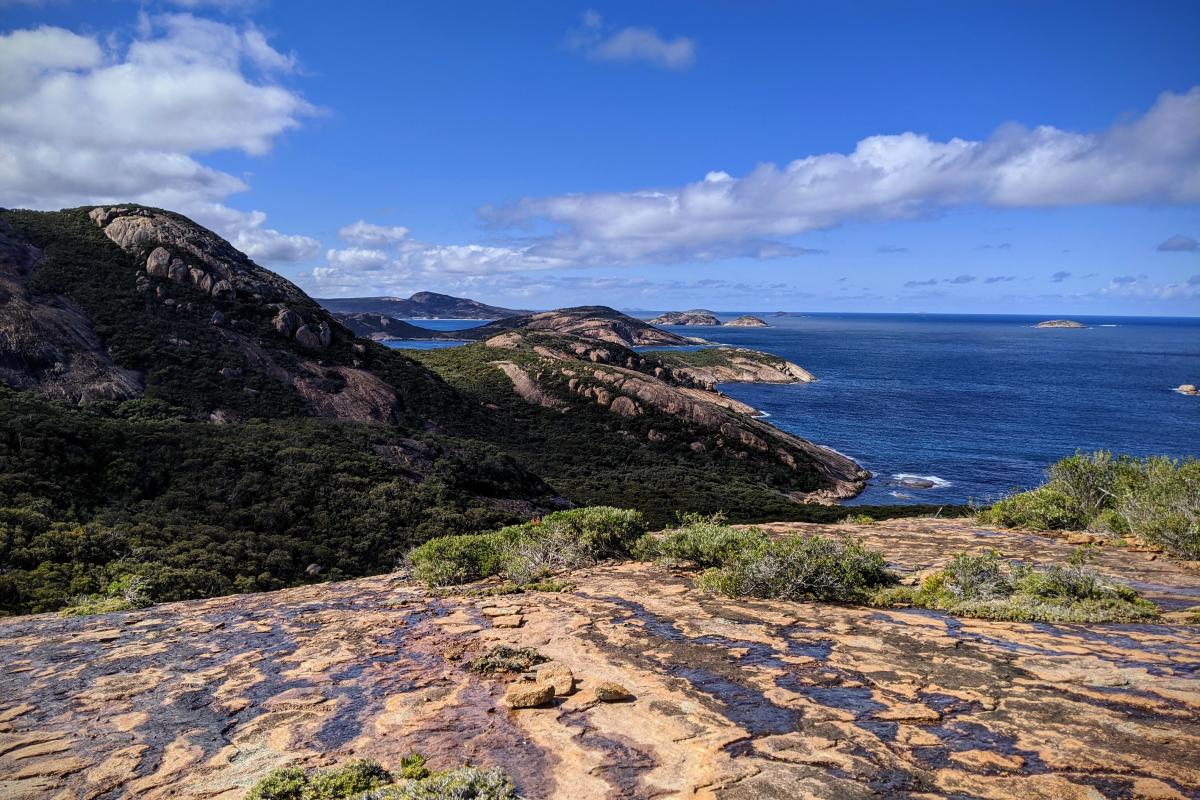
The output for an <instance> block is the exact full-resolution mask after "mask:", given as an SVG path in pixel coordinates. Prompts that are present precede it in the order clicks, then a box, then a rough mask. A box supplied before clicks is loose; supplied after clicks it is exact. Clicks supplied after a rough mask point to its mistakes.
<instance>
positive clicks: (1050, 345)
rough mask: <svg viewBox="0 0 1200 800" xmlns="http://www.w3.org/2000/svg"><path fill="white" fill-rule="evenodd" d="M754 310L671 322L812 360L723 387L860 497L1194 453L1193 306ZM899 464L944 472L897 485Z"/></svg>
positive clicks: (1198, 420)
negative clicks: (758, 320)
mask: <svg viewBox="0 0 1200 800" xmlns="http://www.w3.org/2000/svg"><path fill="white" fill-rule="evenodd" d="M751 313H753V312H751ZM720 316H721V318H722V319H732V318H733V317H734V316H736V315H734V314H721V315H720ZM757 316H760V317H762V318H763V319H765V320H766V321H767V322H769V323H771V325H772V326H773V327H770V328H724V327H720V328H716V327H713V328H701V327H677V328H672V330H675V331H676V332H677V333H681V334H684V335H691V336H702V337H704V338H705V339H709V340H710V341H713V342H721V343H727V344H732V345H737V346H741V347H751V348H754V349H756V350H764V351H766V352H769V353H775V354H776V355H780V356H783V357H784V358H787V359H788V360H790V361H794V362H796V363H797V364H799V365H801V366H802V367H804V368H805V369H807V370H809V371H810V372H812V373H813V374H815V375H816V376H817V378H818V379H819V380H818V381H817V382H816V383H811V384H793V385H787V386H767V385H757V384H724V385H722V387H721V388H722V390H723V391H725V392H726V393H727V394H729V395H731V396H733V397H735V398H737V399H738V400H742V401H743V402H746V403H749V404H750V405H752V406H754V407H755V408H757V409H759V410H761V411H763V412H766V413H767V414H770V421H771V422H772V423H773V424H775V425H777V426H778V427H780V428H782V429H784V430H786V431H789V432H791V433H794V434H796V435H798V436H803V437H804V438H806V439H810V440H812V441H814V442H818V443H820V444H824V445H827V446H829V447H833V448H834V449H836V450H838V451H840V452H842V453H845V454H846V455H849V456H851V457H853V458H854V459H855V460H857V461H858V462H859V463H860V464H862V465H863V466H864V467H865V468H867V469H869V470H870V471H871V472H873V473H874V474H875V475H876V477H875V478H873V479H872V480H871V482H870V483H869V485H868V487H867V489H866V491H865V492H863V494H861V495H860V496H859V497H858V498H856V500H855V501H853V502H857V503H899V502H931V503H938V502H954V503H960V502H966V501H967V500H970V499H974V500H980V501H986V500H991V499H996V498H998V497H1000V496H1003V495H1004V494H1007V493H1008V492H1010V491H1012V490H1013V489H1020V488H1028V487H1031V486H1034V485H1036V484H1038V483H1039V482H1040V481H1041V480H1042V478H1043V475H1044V470H1045V468H1046V466H1047V465H1048V464H1050V463H1051V462H1053V461H1055V460H1056V459H1058V458H1060V457H1062V456H1064V455H1070V454H1071V453H1073V452H1075V451H1076V450H1077V449H1078V450H1095V449H1109V450H1113V451H1116V452H1122V453H1130V454H1135V455H1148V454H1167V455H1171V456H1175V457H1183V456H1189V455H1192V456H1200V397H1186V396H1184V395H1180V394H1178V393H1176V392H1174V391H1172V388H1173V387H1175V386H1178V385H1179V384H1181V383H1194V384H1200V319H1163V318H1131V317H1116V318H1103V317H1073V319H1078V320H1080V321H1081V322H1085V323H1087V324H1088V325H1089V326H1090V327H1088V328H1086V329H1083V330H1071V329H1036V328H1033V327H1032V326H1033V324H1034V323H1036V322H1038V321H1040V320H1042V319H1045V317H1016V316H976V315H971V316H966V315H962V316H959V315H907V314H905V315H900V314H896V315H889V314H811V315H806V316H802V317H771V316H769V315H767V314H763V313H761V312H760V313H758V314H757ZM413 322H414V324H418V325H426V326H428V327H433V326H434V325H435V324H437V326H438V328H439V329H442V330H446V329H453V328H454V327H458V328H462V327H468V325H467V324H465V323H462V322H451V321H439V322H438V323H433V322H431V321H428V320H414V321H413ZM1108 326H1113V327H1108ZM900 475H913V476H921V477H928V478H931V479H936V480H935V482H936V483H937V484H938V485H937V486H936V487H935V488H932V489H926V490H918V489H909V488H905V487H900V486H896V485H894V480H895V477H896V476H900Z"/></svg>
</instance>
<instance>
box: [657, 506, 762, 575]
mask: <svg viewBox="0 0 1200 800" xmlns="http://www.w3.org/2000/svg"><path fill="white" fill-rule="evenodd" d="M768 541H769V537H768V536H767V535H766V534H765V533H763V532H762V531H761V530H760V529H758V528H741V529H739V528H733V527H730V526H729V525H725V524H724V523H723V521H722V520H721V518H720V517H716V518H707V519H689V520H687V524H684V525H682V526H681V527H678V528H675V529H674V530H671V531H668V532H667V534H666V536H664V537H663V538H661V539H658V540H657V541H656V542H654V543H653V545H649V544H647V545H646V552H652V553H653V554H654V555H655V556H656V557H657V558H661V559H667V560H671V561H689V562H691V563H693V564H695V565H696V566H700V567H719V566H722V565H724V564H728V563H729V562H731V561H733V560H734V559H736V558H737V557H738V556H740V555H741V554H742V553H743V552H745V551H746V550H753V549H756V548H758V547H761V546H762V545H764V544H765V543H766V542H768Z"/></svg>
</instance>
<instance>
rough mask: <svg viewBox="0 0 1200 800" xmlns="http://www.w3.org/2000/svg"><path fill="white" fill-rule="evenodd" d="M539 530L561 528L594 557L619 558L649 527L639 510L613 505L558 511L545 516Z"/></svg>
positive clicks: (626, 554) (625, 553) (626, 553)
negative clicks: (614, 506)
mask: <svg viewBox="0 0 1200 800" xmlns="http://www.w3.org/2000/svg"><path fill="white" fill-rule="evenodd" d="M536 528H537V529H538V530H539V531H561V532H563V534H565V535H568V536H570V537H572V538H573V539H574V540H575V541H576V542H578V545H579V546H580V547H581V548H582V549H583V550H585V551H586V552H587V553H588V554H589V555H590V556H591V557H592V558H596V559H603V558H618V557H622V556H628V555H629V548H630V547H631V546H632V545H633V543H634V542H636V541H637V540H638V539H639V538H641V536H642V534H644V533H645V532H646V530H647V526H646V518H645V517H643V516H642V515H641V514H640V513H639V512H637V511H631V510H629V509H624V508H613V507H612V506H590V507H588V508H573V509H570V510H568V511H556V512H554V513H553V514H549V515H547V516H545V517H543V518H542V520H541V523H540V524H539V525H537V526H536Z"/></svg>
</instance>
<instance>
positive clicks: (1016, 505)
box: [978, 486, 1087, 531]
mask: <svg viewBox="0 0 1200 800" xmlns="http://www.w3.org/2000/svg"><path fill="white" fill-rule="evenodd" d="M978 519H979V521H980V523H982V524H984V525H1000V526H1002V527H1005V528H1024V529H1025V530H1030V531H1048V530H1067V529H1079V528H1083V527H1086V526H1087V517H1086V516H1085V515H1084V514H1083V509H1082V508H1081V507H1080V505H1079V503H1078V502H1077V501H1076V500H1075V499H1074V498H1073V497H1071V496H1070V495H1069V494H1067V493H1065V492H1062V491H1059V490H1058V489H1056V488H1054V487H1053V486H1042V487H1040V488H1037V489H1034V490H1033V491H1029V492H1022V493H1021V494H1015V495H1013V496H1012V497H1007V498H1005V499H1004V500H1001V501H1000V502H998V503H996V504H995V505H994V506H992V507H991V508H987V509H984V510H982V511H980V512H979V514H978Z"/></svg>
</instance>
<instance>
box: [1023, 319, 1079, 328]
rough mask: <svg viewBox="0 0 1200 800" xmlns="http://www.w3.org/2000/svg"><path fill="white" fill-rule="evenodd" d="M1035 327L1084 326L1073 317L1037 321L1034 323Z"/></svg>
mask: <svg viewBox="0 0 1200 800" xmlns="http://www.w3.org/2000/svg"><path fill="white" fill-rule="evenodd" d="M1033 327H1035V328H1086V327H1087V325H1084V324H1083V323H1082V322H1076V321H1075V320H1073V319H1048V320H1046V321H1045V322H1039V323H1038V324H1037V325H1034V326H1033Z"/></svg>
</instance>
